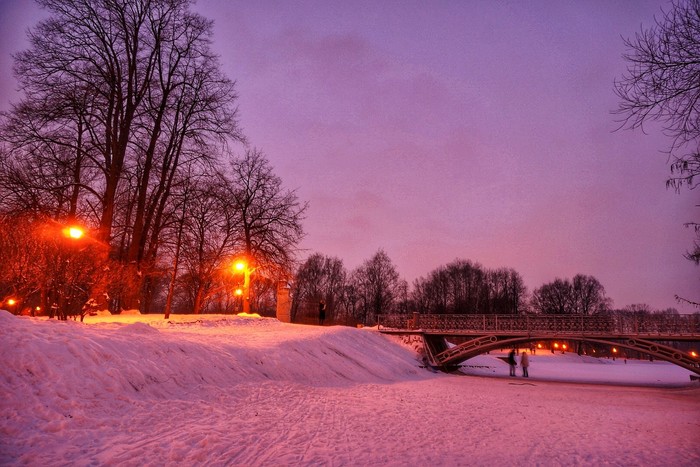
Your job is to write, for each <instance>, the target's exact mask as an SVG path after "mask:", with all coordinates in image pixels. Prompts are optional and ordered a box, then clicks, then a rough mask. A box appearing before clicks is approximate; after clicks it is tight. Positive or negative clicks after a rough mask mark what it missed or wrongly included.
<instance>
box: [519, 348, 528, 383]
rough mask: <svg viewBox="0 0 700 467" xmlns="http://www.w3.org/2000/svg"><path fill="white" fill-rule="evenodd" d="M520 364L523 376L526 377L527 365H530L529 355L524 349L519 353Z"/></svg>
mask: <svg viewBox="0 0 700 467" xmlns="http://www.w3.org/2000/svg"><path fill="white" fill-rule="evenodd" d="M520 366H521V367H523V377H525V378H527V376H528V375H527V367H529V366H530V357H528V356H527V353H526V352H525V351H523V353H522V354H521V355H520Z"/></svg>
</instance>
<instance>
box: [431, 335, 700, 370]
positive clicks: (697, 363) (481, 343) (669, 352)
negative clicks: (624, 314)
mask: <svg viewBox="0 0 700 467" xmlns="http://www.w3.org/2000/svg"><path fill="white" fill-rule="evenodd" d="M543 340H575V341H583V342H592V343H598V344H605V345H610V346H614V347H621V348H626V349H629V350H635V351H637V352H641V353H645V354H648V355H651V356H653V357H654V358H656V359H658V360H665V361H667V362H671V363H675V364H676V365H678V366H680V367H683V368H685V369H686V370H690V371H692V372H694V373H696V374H698V375H700V360H699V359H698V358H697V357H696V358H693V357H692V356H690V355H688V354H686V353H685V352H681V351H680V350H678V349H675V348H673V347H669V346H667V345H663V344H660V343H658V342H652V341H648V340H645V339H638V338H622V339H614V340H613V339H605V338H594V337H582V336H566V335H561V336H557V337H552V336H551V335H532V336H497V335H493V334H491V335H487V336H479V337H475V338H473V339H470V340H468V341H466V342H464V343H462V344H459V345H456V346H454V347H449V346H448V344H447V340H446V338H445V336H443V335H435V334H423V341H424V343H425V351H426V356H427V357H428V360H429V362H430V364H431V365H433V366H435V367H438V368H441V369H445V370H450V369H454V368H456V367H457V365H459V364H460V363H462V362H463V361H465V360H468V359H470V358H472V357H476V356H477V355H481V354H483V353H486V352H489V351H491V350H497V349H502V348H508V347H518V346H520V345H521V344H526V343H528V342H535V341H539V342H541V341H543Z"/></svg>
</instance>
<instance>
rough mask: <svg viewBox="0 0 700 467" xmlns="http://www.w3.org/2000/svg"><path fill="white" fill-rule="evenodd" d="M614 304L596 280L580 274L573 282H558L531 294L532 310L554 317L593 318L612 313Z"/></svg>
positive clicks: (560, 280) (557, 280)
mask: <svg viewBox="0 0 700 467" xmlns="http://www.w3.org/2000/svg"><path fill="white" fill-rule="evenodd" d="M611 304H612V301H611V300H610V299H609V298H607V297H606V296H605V288H604V287H603V286H602V285H601V284H600V282H599V281H598V279H596V278H595V277H593V276H586V275H583V274H577V275H576V276H575V277H574V279H573V281H569V280H568V279H559V278H557V279H555V280H554V281H553V282H549V283H547V284H544V285H542V286H541V287H539V288H537V289H535V290H534V291H533V292H532V299H531V305H532V309H533V310H534V311H536V312H539V313H544V314H551V315H568V314H583V315H591V314H597V313H605V312H608V311H610V306H611Z"/></svg>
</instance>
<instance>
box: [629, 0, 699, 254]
mask: <svg viewBox="0 0 700 467" xmlns="http://www.w3.org/2000/svg"><path fill="white" fill-rule="evenodd" d="M625 46H626V48H627V52H626V53H625V54H624V55H623V58H624V59H625V60H626V61H627V63H628V66H627V72H626V73H625V74H624V75H623V76H622V77H621V78H620V79H619V80H618V81H616V82H615V92H616V94H617V95H618V97H619V98H620V104H619V107H618V109H617V114H618V115H620V116H621V118H622V121H621V124H622V127H626V128H632V129H634V128H643V126H644V125H645V124H647V123H650V122H651V121H658V122H660V123H661V125H662V128H663V131H664V133H665V134H666V135H668V136H669V137H670V138H671V144H670V147H669V148H668V150H667V151H668V154H669V159H670V161H671V177H670V179H669V180H668V182H667V184H668V185H669V186H671V187H674V188H675V189H680V188H681V187H683V186H686V187H688V188H690V189H693V188H695V187H697V183H698V175H700V105H699V104H698V103H699V102H700V1H698V0H688V1H680V0H674V1H673V2H671V7H670V9H669V10H668V11H663V10H662V14H661V17H660V18H656V19H655V24H654V26H652V27H650V28H648V29H642V30H641V31H640V32H638V33H637V34H636V35H635V36H634V38H631V39H626V40H625ZM687 226H689V227H691V228H694V229H695V232H696V240H695V243H694V246H693V248H692V250H691V251H689V252H688V253H687V257H688V259H690V260H692V261H694V262H695V263H697V264H700V224H698V223H697V222H691V223H688V224H687Z"/></svg>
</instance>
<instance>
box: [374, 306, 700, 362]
mask: <svg viewBox="0 0 700 467" xmlns="http://www.w3.org/2000/svg"><path fill="white" fill-rule="evenodd" d="M378 323H379V331H380V332H383V333H391V334H419V335H421V336H422V337H423V342H424V347H425V353H426V357H427V358H428V360H429V362H430V364H431V365H433V366H435V367H438V368H441V369H445V370H447V369H451V368H455V367H456V366H457V365H458V364H459V363H461V362H463V361H465V360H467V359H469V358H471V357H475V356H477V355H480V354H482V353H485V352H488V351H490V350H496V349H502V348H507V347H517V346H520V345H521V344H525V343H528V342H534V341H543V340H555V339H559V340H572V341H583V342H592V343H598V344H606V345H610V346H614V347H620V348H626V349H630V350H635V351H638V352H642V353H645V354H649V355H651V356H653V357H654V358H657V359H659V360H666V361H669V362H671V363H675V364H676V365H678V366H681V367H683V368H686V369H688V370H690V371H692V372H695V373H697V374H699V375H700V356H698V354H697V353H695V352H698V351H700V348H698V349H696V350H695V352H686V351H681V350H678V349H676V348H674V347H672V346H671V345H669V344H668V343H669V342H681V341H690V342H698V343H700V315H698V314H694V315H648V316H624V315H600V316H584V315H529V314H528V315H426V314H419V313H413V314H411V315H407V314H402V315H399V314H396V315H379V317H378ZM450 337H459V338H460V340H463V341H464V342H462V343H461V344H459V345H456V346H450V345H448V343H447V339H448V338H450Z"/></svg>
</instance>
